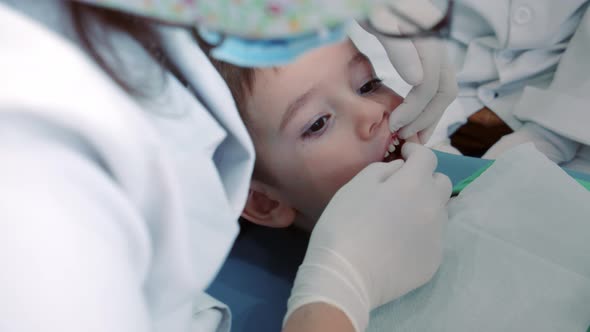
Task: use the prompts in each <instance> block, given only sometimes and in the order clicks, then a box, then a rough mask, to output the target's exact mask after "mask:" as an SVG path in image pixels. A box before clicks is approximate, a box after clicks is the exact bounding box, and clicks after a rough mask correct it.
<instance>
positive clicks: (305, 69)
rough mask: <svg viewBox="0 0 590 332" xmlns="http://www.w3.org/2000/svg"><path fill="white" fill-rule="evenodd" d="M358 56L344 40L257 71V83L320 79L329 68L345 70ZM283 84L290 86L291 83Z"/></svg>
mask: <svg viewBox="0 0 590 332" xmlns="http://www.w3.org/2000/svg"><path fill="white" fill-rule="evenodd" d="M358 54H360V52H359V50H358V49H357V48H356V46H355V45H354V44H353V43H352V41H350V39H346V40H344V41H342V42H339V43H335V44H331V45H328V46H323V47H320V48H317V49H314V50H312V51H310V52H308V53H306V54H305V55H302V56H300V57H299V58H298V59H296V60H295V61H294V62H292V63H289V64H286V65H284V66H278V67H271V68H262V69H257V76H258V81H259V82H260V83H264V84H268V83H270V84H274V83H276V82H278V81H281V80H282V79H290V78H303V79H307V80H309V79H314V78H315V79H321V78H323V75H322V74H323V73H326V74H327V73H328V69H330V68H333V69H335V70H338V71H342V70H345V69H346V66H347V64H348V63H349V61H350V60H352V58H354V57H355V56H356V55H358ZM284 83H285V84H290V83H291V82H289V81H287V82H284ZM293 83H295V82H293Z"/></svg>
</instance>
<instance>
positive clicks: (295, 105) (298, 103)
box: [279, 50, 371, 131]
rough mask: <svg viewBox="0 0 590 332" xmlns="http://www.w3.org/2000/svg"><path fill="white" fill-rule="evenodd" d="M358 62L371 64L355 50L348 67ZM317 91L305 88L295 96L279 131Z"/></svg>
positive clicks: (284, 115)
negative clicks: (304, 90)
mask: <svg viewBox="0 0 590 332" xmlns="http://www.w3.org/2000/svg"><path fill="white" fill-rule="evenodd" d="M359 64H363V65H366V64H369V65H370V64H371V61H369V58H368V57H367V56H366V55H364V54H363V53H361V52H360V51H358V50H357V51H356V52H355V54H354V55H353V56H352V58H350V60H348V69H349V70H350V69H352V68H353V67H354V66H356V65H359ZM316 93H317V88H316V87H312V88H311V89H309V90H307V92H305V93H304V94H302V95H301V96H299V97H297V99H295V100H294V101H293V102H291V103H290V104H289V106H287V111H286V112H285V113H284V114H283V118H282V119H281V124H280V125H279V131H283V130H284V129H285V126H286V125H287V123H288V122H289V121H290V120H291V119H292V118H293V116H294V115H295V114H296V113H297V111H298V110H299V109H301V108H302V107H303V106H304V105H305V104H306V103H307V102H308V101H309V100H310V99H312V97H313V96H314V95H315V94H316Z"/></svg>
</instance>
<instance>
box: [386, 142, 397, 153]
mask: <svg viewBox="0 0 590 332" xmlns="http://www.w3.org/2000/svg"><path fill="white" fill-rule="evenodd" d="M387 150H389V152H393V151H395V145H393V144H389V148H387Z"/></svg>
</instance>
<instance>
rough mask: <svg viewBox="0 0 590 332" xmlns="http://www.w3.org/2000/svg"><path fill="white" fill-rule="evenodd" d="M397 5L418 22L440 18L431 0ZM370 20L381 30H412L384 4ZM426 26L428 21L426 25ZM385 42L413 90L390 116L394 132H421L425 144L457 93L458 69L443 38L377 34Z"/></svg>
mask: <svg viewBox="0 0 590 332" xmlns="http://www.w3.org/2000/svg"><path fill="white" fill-rule="evenodd" d="M395 1H396V6H398V5H399V6H404V8H407V9H405V10H404V13H408V14H409V16H411V17H412V18H413V19H415V21H416V22H417V23H421V22H424V23H425V22H432V21H433V20H434V19H433V17H437V18H438V17H440V15H441V14H440V11H439V9H437V8H436V7H435V6H434V5H433V4H432V3H431V2H430V1H429V0H395ZM369 19H370V20H371V23H372V24H373V25H374V26H375V27H376V28H378V29H379V30H381V31H385V32H389V33H399V32H400V31H402V32H406V33H409V32H411V28H410V27H409V26H407V24H404V22H396V19H395V17H393V16H392V15H391V13H390V11H389V10H388V9H386V8H385V5H380V6H377V7H376V8H374V9H373V11H372V13H371V16H370V17H369ZM424 25H426V24H424ZM375 37H377V40H379V42H380V43H381V44H382V45H383V47H384V48H385V51H386V52H387V56H388V57H389V60H390V61H391V63H392V65H393V67H394V68H395V69H396V70H397V71H398V73H399V74H400V76H401V77H402V78H403V79H404V80H405V81H406V82H407V83H408V84H410V85H412V86H413V87H412V89H411V90H410V92H409V93H408V95H407V96H406V98H405V100H404V102H403V104H402V105H400V106H399V107H398V108H397V109H396V110H395V111H394V112H393V113H391V116H390V117H389V127H390V129H391V131H392V132H396V131H398V130H399V129H400V128H401V131H400V132H399V134H400V136H401V137H402V138H404V139H405V138H406V137H409V136H412V135H413V134H416V133H418V135H419V137H420V141H421V143H422V144H424V143H425V142H426V141H428V139H429V138H430V136H431V135H432V133H433V131H434V128H435V127H436V124H437V123H438V121H439V120H440V118H441V117H442V115H443V113H444V111H445V110H446V109H447V107H448V106H449V104H450V103H451V102H452V101H453V100H454V99H455V97H456V96H457V92H458V87H457V80H456V78H455V70H454V68H453V66H452V65H451V64H450V62H449V61H448V59H447V55H446V54H447V52H446V47H445V44H444V41H443V40H439V39H435V38H417V39H415V40H404V39H395V38H388V37H385V36H382V35H379V34H376V35H375Z"/></svg>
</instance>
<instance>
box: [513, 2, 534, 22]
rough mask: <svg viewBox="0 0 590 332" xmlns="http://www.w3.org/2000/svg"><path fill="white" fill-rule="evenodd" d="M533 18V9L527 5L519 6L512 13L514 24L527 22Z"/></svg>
mask: <svg viewBox="0 0 590 332" xmlns="http://www.w3.org/2000/svg"><path fill="white" fill-rule="evenodd" d="M532 19H533V11H532V9H531V8H530V7H528V6H520V7H518V8H516V9H515V10H514V12H513V13H512V21H513V22H514V23H516V24H527V23H529V22H530V21H531V20H532Z"/></svg>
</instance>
